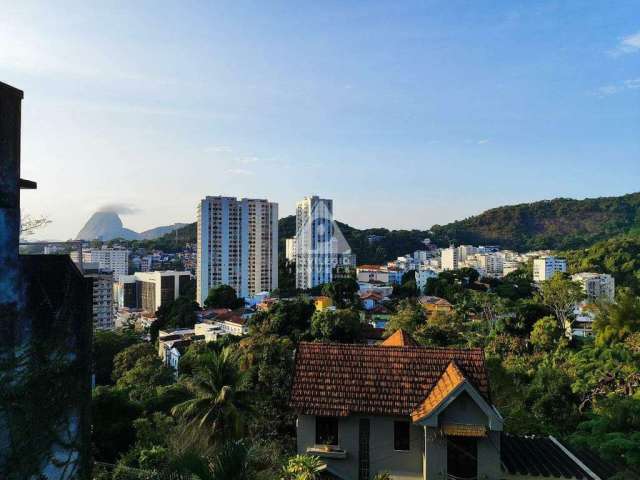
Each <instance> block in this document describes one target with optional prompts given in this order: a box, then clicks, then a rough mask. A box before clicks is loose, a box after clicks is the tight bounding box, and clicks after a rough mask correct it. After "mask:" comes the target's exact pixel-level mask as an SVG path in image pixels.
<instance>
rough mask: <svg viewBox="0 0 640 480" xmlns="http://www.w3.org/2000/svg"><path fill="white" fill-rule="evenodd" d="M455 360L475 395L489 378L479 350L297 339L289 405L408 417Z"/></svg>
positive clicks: (320, 411) (484, 390) (313, 411)
mask: <svg viewBox="0 0 640 480" xmlns="http://www.w3.org/2000/svg"><path fill="white" fill-rule="evenodd" d="M452 360H455V361H456V364H457V365H458V367H459V368H460V370H461V372H463V373H464V375H465V377H467V378H468V379H470V381H471V382H472V383H473V384H474V386H475V387H476V388H477V389H478V391H479V392H480V394H482V395H484V396H485V397H487V398H488V395H489V382H488V376H487V371H486V368H485V363H484V353H483V352H482V349H479V348H474V349H455V348H435V347H416V346H404V347H395V348H386V347H380V346H374V345H347V344H327V343H309V342H301V343H300V344H299V346H298V351H297V354H296V365H295V372H294V378H293V386H292V389H291V399H290V404H291V406H292V408H294V409H296V410H298V411H300V412H301V413H305V414H309V415H327V416H346V415H349V414H350V413H363V414H370V415H398V416H409V415H411V413H412V412H413V411H414V410H415V409H416V407H418V406H419V405H420V404H421V403H422V402H423V401H424V399H425V398H426V397H427V395H428V394H429V392H430V391H431V389H432V388H433V386H434V385H435V384H436V383H437V381H438V379H439V378H440V377H441V375H442V372H443V371H444V370H445V368H446V367H447V366H448V365H449V363H450V362H451V361H452Z"/></svg>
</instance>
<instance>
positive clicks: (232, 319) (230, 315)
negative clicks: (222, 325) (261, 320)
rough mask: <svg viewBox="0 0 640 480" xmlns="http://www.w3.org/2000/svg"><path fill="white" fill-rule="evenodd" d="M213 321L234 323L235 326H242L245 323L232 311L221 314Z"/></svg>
mask: <svg viewBox="0 0 640 480" xmlns="http://www.w3.org/2000/svg"><path fill="white" fill-rule="evenodd" d="M215 320H216V321H218V322H229V323H234V324H236V325H244V324H245V323H247V321H246V320H245V319H244V318H242V317H241V316H240V315H238V314H237V313H235V312H232V311H229V312H226V313H223V314H222V315H218V316H217V317H216V318H215Z"/></svg>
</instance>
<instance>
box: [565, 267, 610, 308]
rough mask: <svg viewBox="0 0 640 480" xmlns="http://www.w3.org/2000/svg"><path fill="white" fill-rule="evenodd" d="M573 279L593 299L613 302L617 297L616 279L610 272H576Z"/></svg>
mask: <svg viewBox="0 0 640 480" xmlns="http://www.w3.org/2000/svg"><path fill="white" fill-rule="evenodd" d="M571 280H573V281H574V282H578V283H580V285H582V290H583V291H584V293H585V294H586V295H587V297H588V298H589V299H591V300H598V299H604V300H608V301H610V302H613V300H614V298H615V295H616V285H615V280H614V278H613V277H612V276H611V275H609V274H608V273H592V272H582V273H576V274H575V275H572V276H571Z"/></svg>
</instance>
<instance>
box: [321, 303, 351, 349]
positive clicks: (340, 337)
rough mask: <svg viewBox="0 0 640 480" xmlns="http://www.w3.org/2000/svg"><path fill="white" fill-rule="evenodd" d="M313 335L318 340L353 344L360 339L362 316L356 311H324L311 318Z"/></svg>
mask: <svg viewBox="0 0 640 480" xmlns="http://www.w3.org/2000/svg"><path fill="white" fill-rule="evenodd" d="M311 335H313V337H315V338H316V339H318V340H324V341H329V342H342V343H353V342H355V341H357V340H358V339H359V338H360V316H359V315H358V312H356V311H354V310H345V309H342V310H323V311H321V312H316V313H314V314H313V317H312V318H311Z"/></svg>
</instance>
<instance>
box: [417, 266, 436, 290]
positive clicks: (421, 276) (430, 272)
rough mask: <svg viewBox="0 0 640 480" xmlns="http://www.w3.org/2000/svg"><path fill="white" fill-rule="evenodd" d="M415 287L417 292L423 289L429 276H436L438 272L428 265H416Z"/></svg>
mask: <svg viewBox="0 0 640 480" xmlns="http://www.w3.org/2000/svg"><path fill="white" fill-rule="evenodd" d="M415 275H416V287H417V288H418V291H419V292H422V291H423V290H424V287H426V286H427V281H428V280H429V279H430V278H438V272H436V271H435V270H434V269H433V268H430V267H422V266H421V267H418V269H417V270H416V274H415Z"/></svg>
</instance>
